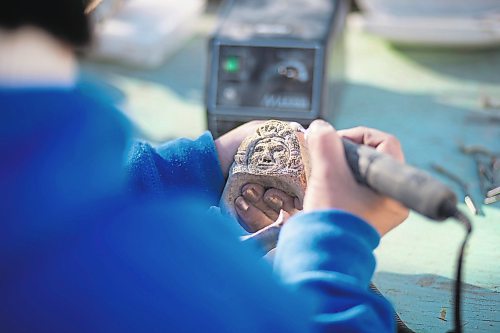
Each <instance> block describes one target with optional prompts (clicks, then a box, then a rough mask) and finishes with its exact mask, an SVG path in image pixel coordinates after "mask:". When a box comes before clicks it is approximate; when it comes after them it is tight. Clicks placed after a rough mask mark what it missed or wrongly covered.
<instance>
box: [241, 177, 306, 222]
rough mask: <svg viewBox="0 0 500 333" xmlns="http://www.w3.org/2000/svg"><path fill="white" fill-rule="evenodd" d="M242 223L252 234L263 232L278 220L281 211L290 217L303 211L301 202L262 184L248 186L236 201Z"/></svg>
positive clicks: (244, 187) (245, 186) (243, 188)
mask: <svg viewBox="0 0 500 333" xmlns="http://www.w3.org/2000/svg"><path fill="white" fill-rule="evenodd" d="M234 206H235V209H236V213H238V219H239V221H240V223H241V224H242V225H243V226H244V227H245V229H247V230H248V231H250V232H256V231H258V230H261V229H263V228H265V227H267V226H269V225H271V224H272V223H274V222H275V221H277V220H278V216H279V214H280V211H281V210H283V211H285V212H286V213H287V215H288V216H291V215H293V214H295V213H296V212H297V211H298V210H300V209H302V205H301V203H300V201H299V200H298V199H297V198H296V197H293V196H290V195H288V194H286V193H285V192H283V191H281V190H278V189H275V188H270V189H267V190H266V189H265V188H264V187H263V186H262V185H260V184H246V185H244V186H243V187H242V188H241V196H239V197H237V198H236V200H235V201H234Z"/></svg>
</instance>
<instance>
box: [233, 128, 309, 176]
mask: <svg viewBox="0 0 500 333" xmlns="http://www.w3.org/2000/svg"><path fill="white" fill-rule="evenodd" d="M235 163H236V165H235V172H242V171H246V172H250V173H252V174H257V175H258V174H272V173H278V174H283V173H296V172H301V171H302V169H303V165H302V163H301V157H300V146H299V142H298V139H297V137H296V130H295V129H293V128H292V127H290V126H289V125H288V124H287V123H284V122H279V121H269V122H267V123H266V124H264V126H262V127H260V128H259V129H258V130H257V132H256V133H255V134H254V135H252V136H250V137H248V138H247V139H246V140H245V141H244V142H243V143H242V145H241V146H240V148H239V149H238V152H237V154H236V156H235Z"/></svg>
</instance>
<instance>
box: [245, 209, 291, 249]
mask: <svg viewBox="0 0 500 333" xmlns="http://www.w3.org/2000/svg"><path fill="white" fill-rule="evenodd" d="M289 217H290V214H288V213H287V212H285V211H284V210H281V211H280V213H279V215H278V218H277V219H276V222H273V223H272V224H270V225H268V226H266V227H264V228H262V229H260V230H259V231H257V232H254V233H253V234H250V235H247V236H242V237H241V241H242V242H244V243H247V244H248V243H254V244H255V245H256V247H257V248H260V249H261V250H262V252H263V253H268V252H269V251H271V250H272V249H274V248H275V247H276V244H277V243H278V238H279V235H280V231H281V228H282V227H283V225H284V224H285V222H286V221H287V220H288V218H289Z"/></svg>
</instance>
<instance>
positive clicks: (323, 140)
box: [304, 120, 408, 236]
mask: <svg viewBox="0 0 500 333" xmlns="http://www.w3.org/2000/svg"><path fill="white" fill-rule="evenodd" d="M341 136H342V137H345V138H347V139H350V140H352V141H354V142H356V143H359V144H366V145H369V146H372V147H374V148H375V149H377V150H379V151H381V152H383V153H387V154H389V155H391V156H393V157H394V158H396V159H398V160H400V161H403V159H404V157H403V152H402V151H401V147H400V144H399V141H398V140H397V139H396V138H395V137H394V136H392V135H389V134H387V133H384V132H381V131H378V130H374V129H370V128H364V127H357V128H353V129H348V130H342V131H339V132H336V131H335V129H334V128H333V127H332V126H331V125H330V124H328V123H327V122H325V121H323V120H316V121H314V122H312V123H311V125H310V126H309V129H308V130H307V133H306V142H307V145H308V149H309V154H310V155H309V156H310V162H311V175H310V177H309V181H308V186H307V190H306V195H305V197H304V211H313V210H318V209H332V208H334V209H340V210H344V211H347V212H350V213H352V214H354V215H357V216H359V217H361V218H362V219H364V220H365V221H366V222H368V223H369V224H371V225H372V226H373V227H374V228H375V229H376V230H377V231H378V232H379V233H380V235H382V236H383V235H384V234H386V233H387V232H388V231H390V230H391V229H393V228H394V227H396V226H398V225H399V224H400V223H402V222H403V221H404V220H405V219H406V218H407V217H408V209H406V208H405V207H403V206H402V205H401V204H399V203H398V202H396V201H394V200H392V199H389V198H387V197H383V196H381V195H378V194H376V193H375V192H373V191H372V190H370V189H368V188H366V187H364V186H361V185H358V183H357V182H356V181H355V179H354V177H353V175H352V173H351V170H350V169H349V167H348V165H347V162H346V159H345V155H344V147H343V145H342V141H341V139H340V137H341Z"/></svg>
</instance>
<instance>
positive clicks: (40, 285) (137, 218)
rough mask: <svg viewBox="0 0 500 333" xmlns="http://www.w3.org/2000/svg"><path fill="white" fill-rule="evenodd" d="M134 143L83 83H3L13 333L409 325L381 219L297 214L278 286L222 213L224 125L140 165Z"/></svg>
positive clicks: (3, 242) (6, 253)
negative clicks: (378, 258)
mask: <svg viewBox="0 0 500 333" xmlns="http://www.w3.org/2000/svg"><path fill="white" fill-rule="evenodd" d="M129 143H130V137H129V127H128V125H127V122H126V121H125V120H124V119H123V118H122V117H121V116H120V114H119V113H118V112H117V111H115V110H114V109H112V108H111V107H109V106H107V105H105V104H102V103H100V102H98V101H96V100H94V99H91V98H88V97H86V96H84V95H82V94H81V93H80V92H79V91H78V90H77V89H68V90H63V89H45V90H41V89H24V90H5V89H4V90H1V89H0V153H1V158H0V272H1V274H0V331H1V332H148V331H149V332H309V331H325V332H330V331H332V332H333V331H336V332H389V331H394V323H393V319H392V314H391V311H392V310H391V307H390V305H389V304H388V303H387V302H386V301H385V300H384V299H382V298H379V297H377V296H374V295H373V294H371V293H369V292H368V281H369V280H370V278H371V276H372V274H373V270H374V265H375V263H374V257H373V254H372V251H373V249H374V248H375V247H376V246H377V244H378V241H379V237H378V234H377V233H376V232H375V231H374V230H373V229H372V228H371V227H370V226H369V225H367V224H366V223H365V222H363V221H361V220H359V219H358V218H356V217H355V216H352V215H349V214H346V213H343V212H339V211H324V212H316V213H309V214H301V215H299V216H296V217H294V218H293V219H291V220H290V221H289V223H287V225H286V226H285V228H284V230H283V232H282V236H281V238H280V245H279V250H278V253H277V258H276V267H275V269H276V271H277V273H278V274H279V275H280V276H281V279H280V280H278V279H277V278H276V276H275V275H274V274H273V272H272V271H271V268H270V267H268V266H267V265H266V264H265V263H264V262H262V261H261V260H259V259H258V257H257V255H256V254H255V253H254V252H253V251H252V250H251V249H249V248H245V247H242V246H241V245H240V244H239V243H238V241H237V238H236V237H235V235H234V233H233V230H232V229H231V228H229V227H227V226H228V225H229V223H230V222H228V221H226V222H222V223H220V222H221V221H220V220H221V219H222V217H220V216H215V215H213V214H207V207H209V206H210V205H213V204H214V203H216V202H217V201H218V197H219V196H220V193H221V190H222V187H223V184H224V179H223V176H222V173H221V170H220V166H219V162H218V160H217V154H216V151H215V147H214V144H213V140H212V139H211V137H210V135H209V134H204V135H203V136H201V137H200V138H199V139H197V140H193V141H191V140H185V139H181V140H176V141H173V142H171V143H167V144H166V145H164V146H161V147H159V148H157V149H153V148H151V146H149V145H147V144H142V143H139V144H135V145H134V146H133V148H132V150H131V153H130V154H128V158H129V164H128V165H129V167H128V169H127V168H125V167H123V161H124V159H125V158H127V152H128V151H129V150H130V149H129ZM130 188H132V189H130ZM145 193H148V194H149V195H144V194H145ZM284 285H287V287H286V286H284Z"/></svg>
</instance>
